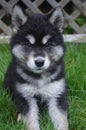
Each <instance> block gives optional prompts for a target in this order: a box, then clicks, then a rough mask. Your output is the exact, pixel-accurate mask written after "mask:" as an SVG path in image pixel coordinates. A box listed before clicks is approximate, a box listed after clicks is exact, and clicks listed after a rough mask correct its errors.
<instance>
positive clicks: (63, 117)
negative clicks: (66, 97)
mask: <svg viewBox="0 0 86 130" xmlns="http://www.w3.org/2000/svg"><path fill="white" fill-rule="evenodd" d="M48 109H49V115H50V117H51V120H52V122H53V124H54V127H55V130H68V121H67V113H66V111H64V110H61V109H60V107H59V106H58V103H57V99H55V98H52V99H50V101H49V103H48Z"/></svg>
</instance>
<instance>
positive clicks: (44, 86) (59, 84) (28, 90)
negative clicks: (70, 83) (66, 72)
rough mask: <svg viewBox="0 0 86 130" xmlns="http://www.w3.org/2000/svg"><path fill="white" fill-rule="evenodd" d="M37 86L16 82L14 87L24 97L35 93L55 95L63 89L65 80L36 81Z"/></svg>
mask: <svg viewBox="0 0 86 130" xmlns="http://www.w3.org/2000/svg"><path fill="white" fill-rule="evenodd" d="M38 84H39V85H38V86H36V85H34V84H28V83H24V84H21V83H17V84H16V89H17V91H19V92H20V93H21V94H22V96H24V97H26V98H27V97H34V96H35V95H41V96H42V97H44V98H45V99H46V98H49V97H57V96H59V95H60V94H61V93H62V92H63V91H64V86H65V80H64V79H61V80H59V81H54V82H51V83H45V81H44V80H39V81H38Z"/></svg>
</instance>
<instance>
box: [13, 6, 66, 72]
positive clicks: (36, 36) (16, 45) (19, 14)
mask: <svg viewBox="0 0 86 130" xmlns="http://www.w3.org/2000/svg"><path fill="white" fill-rule="evenodd" d="M12 25H13V32H14V35H13V37H12V39H11V48H12V55H13V57H15V58H16V59H17V61H19V63H20V64H22V65H23V66H24V67H26V68H27V69H28V70H30V71H32V72H34V73H42V72H44V71H47V70H48V69H49V68H50V67H51V66H53V65H54V64H55V63H56V62H58V60H59V59H60V58H62V57H63V55H64V43H63V38H62V34H61V32H62V29H63V15H62V12H61V9H60V7H56V8H55V9H54V10H52V11H51V12H50V13H48V14H45V15H43V14H33V15H30V16H29V15H26V14H25V13H24V12H23V11H22V9H21V8H20V7H19V6H15V7H14V9H13V15H12Z"/></svg>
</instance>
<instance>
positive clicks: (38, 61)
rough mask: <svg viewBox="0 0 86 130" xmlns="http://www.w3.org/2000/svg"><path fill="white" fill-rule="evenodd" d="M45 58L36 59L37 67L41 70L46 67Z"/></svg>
mask: <svg viewBox="0 0 86 130" xmlns="http://www.w3.org/2000/svg"><path fill="white" fill-rule="evenodd" d="M44 62H45V60H44V58H43V57H37V58H35V65H36V66H37V67H38V68H41V67H43V66H44Z"/></svg>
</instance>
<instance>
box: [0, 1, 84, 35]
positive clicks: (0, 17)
mask: <svg viewBox="0 0 86 130" xmlns="http://www.w3.org/2000/svg"><path fill="white" fill-rule="evenodd" d="M82 1H83V2H82ZM15 4H20V5H21V6H23V7H24V9H25V10H26V11H27V12H28V13H46V12H48V11H50V10H52V8H54V7H56V6H57V5H60V6H61V8H62V9H63V12H64V18H65V25H64V28H66V29H67V28H68V27H70V28H72V30H74V33H86V0H0V34H3V33H4V34H7V35H10V34H11V22H10V21H11V20H10V19H11V17H10V16H11V14H12V8H13V6H14V5H15ZM82 16H83V17H82ZM77 17H78V18H81V19H82V20H83V18H84V24H83V25H80V24H79V23H78V21H77V20H76V18H77Z"/></svg>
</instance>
